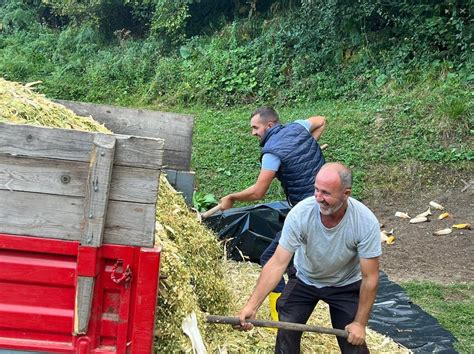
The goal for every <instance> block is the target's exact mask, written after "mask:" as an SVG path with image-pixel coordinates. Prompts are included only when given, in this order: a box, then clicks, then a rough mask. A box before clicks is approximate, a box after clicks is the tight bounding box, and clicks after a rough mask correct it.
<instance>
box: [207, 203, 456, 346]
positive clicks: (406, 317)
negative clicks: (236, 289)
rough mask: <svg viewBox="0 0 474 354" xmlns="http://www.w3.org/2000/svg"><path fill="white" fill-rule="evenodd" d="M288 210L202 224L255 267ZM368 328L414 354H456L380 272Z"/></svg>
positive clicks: (268, 208) (283, 206)
mask: <svg viewBox="0 0 474 354" xmlns="http://www.w3.org/2000/svg"><path fill="white" fill-rule="evenodd" d="M289 210H290V209H289V207H288V204H287V203H286V202H272V203H268V204H260V205H256V206H253V207H246V208H234V209H229V210H226V211H224V212H223V213H219V214H217V215H213V216H211V217H210V218H208V219H206V221H205V222H206V224H207V225H208V226H209V227H210V228H211V229H213V230H214V231H215V232H216V233H217V234H218V237H219V239H220V240H222V241H224V242H225V243H226V249H227V254H228V256H229V257H230V258H232V259H235V260H237V261H242V260H244V259H245V260H250V261H252V262H256V263H258V262H259V258H260V254H261V253H262V252H263V251H264V250H265V248H266V247H267V246H268V245H269V244H270V242H271V241H272V240H273V238H274V237H275V234H276V233H277V232H278V231H280V230H281V229H282V227H283V222H284V219H285V217H286V215H287V214H288V212H289ZM369 326H370V328H372V329H373V330H375V331H377V332H378V333H381V334H384V335H387V336H388V337H390V338H392V339H393V340H394V341H395V342H397V343H400V344H401V345H403V346H405V347H406V348H408V349H410V350H412V351H413V352H415V353H456V351H455V350H454V348H453V344H454V342H455V338H454V336H453V335H452V334H451V333H450V332H448V331H447V330H445V329H444V328H443V327H441V325H440V324H439V323H438V321H437V320H436V319H435V318H434V317H432V316H431V315H429V314H428V313H426V312H424V311H423V310H422V309H421V308H420V307H419V306H417V305H415V304H413V303H412V302H411V301H410V299H409V297H408V295H407V294H406V293H405V291H404V290H403V288H402V287H401V286H399V285H398V284H396V283H394V282H392V281H390V280H389V279H388V277H387V275H386V274H385V273H383V272H381V274H380V284H379V289H378V293H377V298H376V300H375V303H374V307H373V309H372V314H371V318H370V321H369Z"/></svg>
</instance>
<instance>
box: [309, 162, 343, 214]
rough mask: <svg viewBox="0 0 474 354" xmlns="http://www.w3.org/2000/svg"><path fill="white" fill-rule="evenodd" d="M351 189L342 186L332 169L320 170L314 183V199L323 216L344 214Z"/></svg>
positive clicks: (334, 170) (337, 174)
mask: <svg viewBox="0 0 474 354" xmlns="http://www.w3.org/2000/svg"><path fill="white" fill-rule="evenodd" d="M350 195H351V189H350V188H347V187H344V186H343V185H342V181H341V177H340V175H339V173H338V171H337V169H334V168H324V167H323V168H322V169H321V170H320V171H319V173H318V175H317V176H316V181H315V183H314V197H315V198H316V201H317V202H318V203H319V206H320V212H321V214H322V215H324V216H338V214H339V213H342V215H343V213H344V212H345V207H346V206H347V199H348V198H349V196H350Z"/></svg>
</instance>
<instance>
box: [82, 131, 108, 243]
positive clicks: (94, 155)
mask: <svg viewBox="0 0 474 354" xmlns="http://www.w3.org/2000/svg"><path fill="white" fill-rule="evenodd" d="M114 154H115V137H114V136H113V135H105V134H96V135H95V136H94V147H93V149H92V152H91V159H90V161H91V162H90V167H89V176H88V177H87V184H86V197H85V201H84V230H83V233H82V238H81V244H82V245H90V246H93V247H99V246H100V245H101V244H102V239H103V236H104V226H105V217H106V215H107V205H108V200H109V190H110V181H111V179H112V168H113V163H114Z"/></svg>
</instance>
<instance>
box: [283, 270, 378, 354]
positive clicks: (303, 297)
mask: <svg viewBox="0 0 474 354" xmlns="http://www.w3.org/2000/svg"><path fill="white" fill-rule="evenodd" d="M295 273H296V271H295V269H294V267H291V269H289V270H288V276H289V280H288V284H286V287H285V290H284V291H283V294H281V296H280V298H279V299H278V301H277V310H278V315H279V316H280V321H284V322H293V323H302V324H305V323H306V322H307V321H308V318H309V317H310V316H311V313H312V312H313V310H314V308H315V307H316V304H317V303H318V301H319V300H323V301H324V302H326V303H327V304H328V305H329V311H330V314H331V322H332V326H333V327H334V328H338V329H345V327H346V326H347V325H348V324H349V323H351V322H352V321H353V320H354V318H355V315H356V312H357V308H358V304H359V289H360V283H361V281H357V282H355V283H352V284H349V285H346V286H341V287H325V288H319V289H318V288H316V287H315V286H311V285H307V284H305V283H303V282H302V281H301V280H299V279H298V278H297V277H296V274H295ZM302 334H303V332H299V331H288V330H282V329H280V330H278V334H277V340H276V345H275V353H279V354H280V353H281V354H283V353H284V354H292V353H298V354H299V353H300V345H301V336H302ZM337 342H338V344H339V348H340V349H341V351H342V353H343V354H345V353H369V350H368V348H367V345H366V344H363V345H357V346H356V345H352V344H350V343H349V342H347V340H346V339H345V338H341V337H337Z"/></svg>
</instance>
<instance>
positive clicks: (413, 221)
mask: <svg viewBox="0 0 474 354" xmlns="http://www.w3.org/2000/svg"><path fill="white" fill-rule="evenodd" d="M426 221H428V218H427V217H426V216H418V217H416V218H413V219H410V224H418V223H420V222H426Z"/></svg>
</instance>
